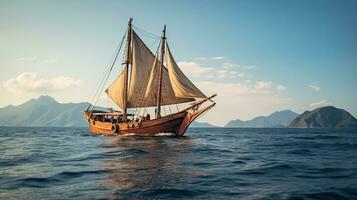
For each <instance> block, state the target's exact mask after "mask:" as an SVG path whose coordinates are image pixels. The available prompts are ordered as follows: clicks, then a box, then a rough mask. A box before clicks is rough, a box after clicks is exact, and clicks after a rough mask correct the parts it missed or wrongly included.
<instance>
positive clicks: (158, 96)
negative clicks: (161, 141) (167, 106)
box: [156, 25, 166, 118]
mask: <svg viewBox="0 0 357 200" xmlns="http://www.w3.org/2000/svg"><path fill="white" fill-rule="evenodd" d="M161 38H162V42H161V55H160V62H159V63H160V68H159V69H160V70H159V86H158V88H157V107H156V118H159V117H161V98H162V97H161V90H162V71H163V68H164V55H165V40H166V25H164V30H163V31H162V37H161Z"/></svg>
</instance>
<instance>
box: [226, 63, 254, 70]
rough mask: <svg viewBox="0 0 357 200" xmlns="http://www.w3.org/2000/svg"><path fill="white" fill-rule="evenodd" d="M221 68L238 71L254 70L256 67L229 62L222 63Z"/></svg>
mask: <svg viewBox="0 0 357 200" xmlns="http://www.w3.org/2000/svg"><path fill="white" fill-rule="evenodd" d="M222 66H223V68H226V69H229V68H233V67H236V68H240V69H255V68H256V67H257V66H255V65H240V64H237V63H230V62H224V63H222Z"/></svg>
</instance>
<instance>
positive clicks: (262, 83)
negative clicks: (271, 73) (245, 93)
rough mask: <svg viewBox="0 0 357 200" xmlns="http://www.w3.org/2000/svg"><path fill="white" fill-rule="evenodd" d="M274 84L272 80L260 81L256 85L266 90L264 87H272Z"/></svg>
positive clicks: (257, 87) (256, 87) (259, 88)
mask: <svg viewBox="0 0 357 200" xmlns="http://www.w3.org/2000/svg"><path fill="white" fill-rule="evenodd" d="M272 85H273V82H271V81H259V82H257V83H256V84H255V86H254V87H255V89H257V90H264V89H270V88H271V86H272Z"/></svg>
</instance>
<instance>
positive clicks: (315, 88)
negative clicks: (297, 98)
mask: <svg viewBox="0 0 357 200" xmlns="http://www.w3.org/2000/svg"><path fill="white" fill-rule="evenodd" d="M309 88H311V89H312V90H314V91H316V92H319V91H320V90H321V88H320V86H318V85H309Z"/></svg>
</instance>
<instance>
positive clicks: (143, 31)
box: [132, 25, 161, 39]
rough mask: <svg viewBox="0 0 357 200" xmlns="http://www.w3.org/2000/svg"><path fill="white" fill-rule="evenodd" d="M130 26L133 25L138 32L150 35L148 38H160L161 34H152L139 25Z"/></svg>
mask: <svg viewBox="0 0 357 200" xmlns="http://www.w3.org/2000/svg"><path fill="white" fill-rule="evenodd" d="M132 26H133V27H134V28H135V29H136V30H137V31H138V32H140V33H142V34H144V35H146V36H147V37H150V38H153V39H160V38H161V36H159V35H155V34H153V33H150V32H148V31H146V30H144V29H142V28H140V27H137V26H135V25H132Z"/></svg>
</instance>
